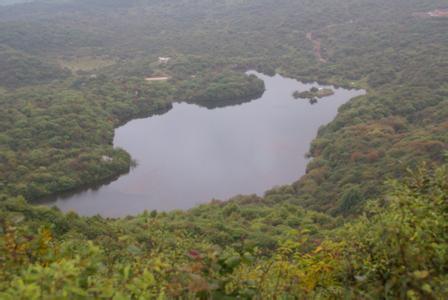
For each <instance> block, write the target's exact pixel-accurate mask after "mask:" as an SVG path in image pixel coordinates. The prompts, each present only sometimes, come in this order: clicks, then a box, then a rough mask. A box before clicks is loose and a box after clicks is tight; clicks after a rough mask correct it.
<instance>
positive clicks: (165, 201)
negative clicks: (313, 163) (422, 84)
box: [53, 72, 363, 216]
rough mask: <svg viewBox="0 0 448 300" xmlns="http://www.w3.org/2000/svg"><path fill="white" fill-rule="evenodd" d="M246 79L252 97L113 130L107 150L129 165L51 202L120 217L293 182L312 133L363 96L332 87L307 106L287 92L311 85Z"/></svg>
mask: <svg viewBox="0 0 448 300" xmlns="http://www.w3.org/2000/svg"><path fill="white" fill-rule="evenodd" d="M252 73H254V72H252ZM254 74H256V75H257V76H259V77H260V78H261V79H263V80H264V81H265V85H266V92H265V93H264V94H263V95H262V96H261V97H260V98H259V99H257V100H254V101H250V102H246V103H237V102H234V103H227V104H233V106H225V107H222V108H217V107H216V106H213V108H215V109H213V110H209V109H207V108H204V107H200V106H198V105H194V104H187V103H175V104H173V108H172V109H171V110H170V111H169V112H167V113H165V114H163V115H156V116H152V117H149V118H145V119H138V120H133V121H131V122H129V123H127V124H125V125H124V126H122V127H119V128H117V129H116V131H115V139H114V145H115V146H117V147H121V148H124V149H126V150H127V151H128V152H129V153H130V154H131V155H132V157H133V158H134V159H136V160H137V162H138V165H137V167H136V168H134V169H133V170H131V172H130V173H129V174H127V175H124V176H121V177H120V178H118V179H117V180H115V181H113V182H111V183H109V184H107V185H102V186H101V187H99V188H97V187H96V188H93V189H87V190H84V191H81V192H78V193H75V194H71V195H65V196H64V195H61V196H60V197H57V199H55V202H54V203H53V204H55V205H57V206H58V207H59V208H61V209H62V210H64V211H68V210H74V211H77V212H78V213H80V214H82V215H95V214H101V215H103V216H124V215H129V214H136V213H139V212H142V211H143V210H145V209H148V210H153V209H157V210H172V209H186V208H190V207H192V206H194V205H196V204H198V203H203V202H207V201H209V200H211V199H213V198H215V199H227V198H229V197H231V196H234V195H236V194H249V193H258V194H262V193H263V192H264V191H266V190H267V189H269V188H271V187H273V186H275V185H281V184H286V183H291V182H293V181H295V180H297V179H298V178H299V177H300V176H302V175H303V174H304V172H305V168H306V164H307V159H306V158H305V154H306V153H307V152H308V149H309V145H310V142H311V141H312V139H313V138H314V137H315V136H316V133H317V130H318V128H319V127H320V126H321V125H323V124H326V123H328V122H330V121H331V120H332V119H333V118H334V117H335V115H336V113H337V109H338V107H339V106H341V105H342V104H343V103H345V102H346V101H348V100H349V99H350V98H352V97H354V96H357V95H360V94H363V91H356V90H345V89H342V88H336V89H335V94H334V95H332V96H329V97H326V98H322V99H320V100H319V101H318V103H316V104H314V105H310V103H309V102H308V101H303V99H297V100H296V99H294V98H293V97H292V93H293V92H294V91H296V90H299V91H304V90H308V89H310V87H311V86H318V85H316V84H304V83H300V82H298V81H296V80H293V79H289V78H285V77H282V76H280V75H276V76H273V77H270V76H266V75H263V74H259V73H254ZM319 87H323V86H319ZM235 104H239V105H235ZM222 105H224V104H222Z"/></svg>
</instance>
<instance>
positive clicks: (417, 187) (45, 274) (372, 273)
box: [0, 166, 448, 299]
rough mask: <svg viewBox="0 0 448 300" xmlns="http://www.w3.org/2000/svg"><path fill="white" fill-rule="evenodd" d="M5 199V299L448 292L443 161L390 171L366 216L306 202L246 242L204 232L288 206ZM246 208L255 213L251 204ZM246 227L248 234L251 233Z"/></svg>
mask: <svg viewBox="0 0 448 300" xmlns="http://www.w3.org/2000/svg"><path fill="white" fill-rule="evenodd" d="M1 205H2V207H1V210H0V211H1V212H2V215H1V227H0V230H1V231H0V232H1V239H0V254H1V256H0V257H1V259H0V282H1V283H0V291H1V292H0V298H2V299H60V298H71V299H86V298H107V299H148V298H159V299H167V298H175V297H183V298H190V299H198V298H199V299H210V298H213V299H227V298H235V297H239V298H242V299H249V298H252V299H272V298H282V299H298V298H299V299H301V298H302V299H303V298H312V299H316V298H317V299H335V298H344V297H346V298H349V299H350V298H352V299H379V298H385V299H443V298H446V296H447V295H448V290H447V286H448V275H447V274H448V253H447V252H448V221H447V220H448V168H447V167H446V166H445V167H441V168H438V169H437V170H435V171H429V170H428V169H427V168H420V169H418V170H417V171H415V172H414V173H413V174H412V175H411V176H409V178H407V179H406V180H405V182H401V183H398V182H393V183H391V184H390V192H388V196H387V197H385V198H384V199H383V200H382V201H377V202H372V204H371V205H370V207H369V209H368V210H367V212H366V213H365V214H364V215H363V216H361V217H359V218H357V219H355V220H353V221H352V222H350V223H347V224H345V225H341V226H337V227H334V226H331V227H332V228H333V229H331V228H330V229H327V230H324V229H325V227H327V228H328V224H329V223H328V222H330V223H331V220H327V222H322V218H319V216H318V215H317V214H318V213H315V212H307V211H305V210H303V209H302V210H301V213H302V219H303V220H308V221H307V222H308V224H307V222H305V221H303V222H301V223H298V224H295V225H292V224H291V225H290V226H289V227H287V226H286V225H285V224H270V225H269V224H266V226H267V227H269V228H272V229H275V227H277V226H281V227H282V230H283V232H284V233H285V234H284V235H283V236H282V238H281V239H277V240H276V243H275V245H274V246H273V247H271V248H270V247H268V246H264V247H259V246H257V245H256V243H255V244H253V245H249V246H247V247H241V246H238V244H231V243H229V242H228V240H225V239H224V240H223V242H221V243H219V242H217V241H214V242H213V241H212V238H213V236H214V234H213V233H212V234H207V229H209V227H210V225H209V224H212V223H213V220H216V219H219V217H222V221H221V222H222V224H221V227H222V230H221V231H222V235H229V236H232V234H234V233H233V232H232V229H231V226H230V227H226V217H227V218H228V219H230V220H232V219H238V222H239V223H240V224H243V225H242V226H241V228H244V227H245V226H247V227H250V226H253V225H254V224H255V223H257V222H260V220H262V218H263V214H264V216H265V213H266V211H270V213H275V212H278V211H280V209H279V207H277V206H275V205H273V206H269V205H266V204H261V202H260V203H257V205H253V203H251V202H250V201H246V202H244V201H242V199H240V200H239V201H236V202H235V201H234V202H230V203H227V204H221V205H220V206H217V205H215V206H214V207H213V211H215V214H214V215H210V216H208V217H207V215H205V214H204V215H202V217H198V216H197V217H196V218H190V219H188V217H186V216H188V213H186V212H173V213H168V214H167V213H161V214H157V213H156V212H152V213H144V214H142V215H140V216H138V217H133V218H127V219H119V220H113V219H103V218H100V217H91V218H85V217H79V216H77V215H76V214H74V213H69V214H66V215H64V214H62V213H60V212H58V211H56V210H54V209H53V210H52V209H48V208H43V207H31V206H29V205H27V204H26V203H25V202H23V201H21V200H18V199H12V200H8V201H4V202H2V204H1ZM203 207H205V208H203V209H206V207H208V206H203ZM235 207H237V208H235ZM248 208H249V210H250V211H252V213H251V214H247V213H246V214H245V213H243V212H244V211H246V212H247V211H248ZM257 208H258V209H257ZM200 209H201V208H197V209H196V210H200ZM190 213H191V214H194V213H195V212H194V210H193V211H191V212H190ZM294 213H295V214H297V213H299V212H297V211H296V212H294ZM196 214H199V215H200V212H198V211H196ZM310 220H314V223H313V224H309V221H310ZM230 223H231V222H230ZM332 224H333V225H335V223H332ZM211 227H213V226H211ZM313 228H314V229H319V231H315V232H313ZM317 232H318V233H317ZM323 232H325V234H323ZM266 235H267V236H276V233H275V232H269V231H268V232H267V233H266ZM240 239H241V243H244V240H245V236H244V235H241V236H240ZM255 242H256V241H255ZM262 244H263V243H262V242H260V245H262Z"/></svg>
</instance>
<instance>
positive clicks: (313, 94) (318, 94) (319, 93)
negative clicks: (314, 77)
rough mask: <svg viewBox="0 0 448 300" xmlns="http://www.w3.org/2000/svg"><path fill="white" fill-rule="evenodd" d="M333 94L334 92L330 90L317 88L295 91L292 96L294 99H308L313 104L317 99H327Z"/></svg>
mask: <svg viewBox="0 0 448 300" xmlns="http://www.w3.org/2000/svg"><path fill="white" fill-rule="evenodd" d="M333 94H334V91H333V90H332V89H330V88H322V89H318V88H317V87H312V88H311V89H310V90H309V91H304V92H299V91H295V92H294V93H293V94H292V96H293V97H294V98H296V99H308V100H309V101H310V103H311V104H314V103H316V102H317V99H320V98H324V97H328V96H331V95H333Z"/></svg>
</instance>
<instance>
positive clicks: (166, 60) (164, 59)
mask: <svg viewBox="0 0 448 300" xmlns="http://www.w3.org/2000/svg"><path fill="white" fill-rule="evenodd" d="M170 60H171V57H162V56H161V57H159V64H167V63H168V62H169V61H170Z"/></svg>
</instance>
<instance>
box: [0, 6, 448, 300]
mask: <svg viewBox="0 0 448 300" xmlns="http://www.w3.org/2000/svg"><path fill="white" fill-rule="evenodd" d="M444 6H446V2H445V1H441V0H435V1H421V0H392V1H391V0H388V1H386V0H357V1H355V0H339V1H333V0H331V1H330V0H317V1H316V0H313V1H311V0H301V1H297V0H294V1H293V0H277V1H273V0H259V1H255V0H254V1H237V0H235V1H213V0H200V1H189V0H187V1H180V0H174V1H171V2H167V1H157V0H153V1H140V0H131V1H129V0H127V1H124V0H114V1H105V0H95V1H92V0H90V1H87V0H72V1H56V0H55V1H37V2H34V3H31V4H23V5H14V6H6V7H2V8H0V85H1V86H2V87H1V88H0V128H1V132H0V189H1V191H0V194H1V196H0V198H1V202H0V207H1V209H0V222H1V229H0V235H1V239H0V252H1V256H0V266H1V268H0V291H1V294H0V296H1V298H5V299H20V298H23V299H32V297H36V298H44V299H47V298H70V297H71V298H74V299H76V298H80V299H82V298H86V297H91V298H101V297H103V298H114V299H126V298H139V297H143V298H151V297H157V296H160V298H162V299H163V298H170V297H176V296H180V295H183V296H185V297H190V298H195V297H196V298H210V297H213V298H221V299H224V298H225V295H227V296H228V297H236V296H240V297H241V298H254V297H255V298H259V299H269V298H274V297H284V298H288V297H289V298H291V299H294V297H296V298H305V297H308V298H343V297H348V298H356V299H369V298H370V299H378V298H383V299H391V298H393V299H394V298H400V299H443V298H446V297H447V294H448V292H447V290H446V286H448V279H447V265H448V262H447V261H446V258H447V257H448V255H447V251H448V250H447V249H448V246H447V235H446V233H447V232H448V231H447V229H448V228H447V221H446V220H447V215H446V214H447V211H448V208H447V206H446V205H447V193H448V192H447V182H448V178H447V174H446V168H444V169H443V168H440V169H437V171H434V170H435V168H436V167H435V166H437V165H442V164H443V163H444V160H445V159H446V151H447V150H448V55H447V53H448V34H447V28H448V18H420V17H417V16H414V15H413V14H414V13H415V12H422V11H431V10H433V9H435V8H437V7H444ZM309 32H312V33H313V36H315V37H316V38H318V39H319V41H320V43H321V51H322V53H321V55H322V56H323V57H324V58H325V61H326V62H325V63H322V62H319V61H318V60H316V57H315V53H314V48H313V45H312V43H311V42H310V41H309V40H308V39H307V38H306V35H307V33H309ZM159 56H169V57H171V60H170V61H169V62H168V63H167V64H159V63H158V62H157V58H158V57H159ZM73 61H77V62H80V61H86V62H89V64H90V65H89V66H88V67H85V66H84V65H85V64H87V63H85V64H80V66H79V67H78V68H76V69H77V71H76V72H73V71H72V72H71V71H69V70H68V69H65V68H64V67H63V66H64V65H67V64H64V62H73ZM105 62H107V63H105ZM110 62H112V63H110ZM251 68H253V69H256V70H258V71H260V72H265V73H267V74H273V73H275V72H278V73H281V74H283V75H286V76H289V77H293V78H297V79H300V80H304V81H319V82H324V83H331V84H335V85H344V86H346V87H362V88H365V89H367V91H368V94H367V95H366V96H362V97H358V98H355V99H352V100H351V101H350V102H349V103H347V104H346V105H344V106H343V107H341V109H340V112H339V114H338V116H337V118H336V119H335V120H334V121H333V122H332V123H330V124H328V125H327V126H325V127H323V128H321V130H320V131H319V134H318V137H317V138H316V140H315V141H314V142H313V144H312V145H311V149H310V156H312V157H314V159H313V160H312V161H311V163H310V164H309V166H308V168H307V174H306V175H305V176H304V177H303V178H301V179H300V180H299V181H297V182H296V183H294V184H292V185H291V186H285V187H280V188H276V189H274V190H272V191H269V192H267V193H266V195H265V196H264V197H256V196H245V197H237V198H235V199H233V200H232V201H230V202H228V203H220V202H219V203H212V204H208V205H202V206H199V207H197V208H195V209H192V210H190V211H187V212H172V213H162V214H157V213H156V212H153V213H144V214H142V215H140V216H137V217H132V218H126V219H122V220H105V219H102V218H100V217H94V218H83V217H79V216H77V215H76V214H73V213H70V214H67V215H63V214H61V213H59V212H57V211H54V210H49V209H45V208H39V207H32V206H30V205H29V204H26V202H24V201H23V200H20V199H15V198H16V197H19V198H20V197H25V198H26V199H27V200H32V199H35V198H39V197H41V196H44V195H48V194H52V193H56V192H60V191H64V190H68V189H72V188H76V187H79V186H82V185H85V184H89V183H93V182H98V181H102V180H105V179H107V178H112V177H114V176H117V175H118V174H121V173H123V172H126V171H127V170H128V169H129V166H130V164H131V158H130V157H129V156H128V155H127V154H126V153H125V152H124V151H122V150H117V149H113V148H112V145H111V142H112V137H113V129H114V127H116V126H118V125H119V124H121V123H123V122H126V121H127V120H129V119H131V118H135V117H138V116H146V115H150V114H154V113H161V112H163V111H165V110H167V109H169V108H170V105H171V103H172V102H173V101H183V100H184V101H189V102H196V103H200V104H201V105H205V106H207V107H216V106H220V105H222V101H224V100H225V101H228V100H229V99H232V100H233V99H235V101H247V100H250V99H252V98H256V97H257V95H259V94H260V93H261V92H262V90H263V86H262V84H261V83H260V82H259V81H258V80H257V79H255V78H254V77H250V76H246V75H244V71H246V70H248V69H251ZM149 76H168V77H170V78H171V79H170V80H168V81H167V82H157V83H156V82H151V83H148V82H146V81H145V80H144V78H145V77H149ZM298 130H300V128H298ZM154 142H155V143H156V142H157V141H154ZM109 157H110V158H112V160H110V159H109ZM422 161H427V163H428V166H427V167H425V168H424V169H417V171H415V174H414V175H412V176H411V177H410V178H408V179H403V175H404V174H405V173H406V169H408V168H409V167H411V168H415V167H416V166H417V165H419V164H420V163H421V162H422ZM425 170H429V171H425ZM431 170H433V171H431ZM388 178H395V179H400V180H401V181H402V183H401V184H397V183H395V184H393V186H392V187H390V188H389V189H388V188H387V186H386V185H385V182H386V180H387V179H388ZM369 199H374V200H372V201H368V200H369ZM375 199H377V200H375ZM344 224H346V225H344Z"/></svg>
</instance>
